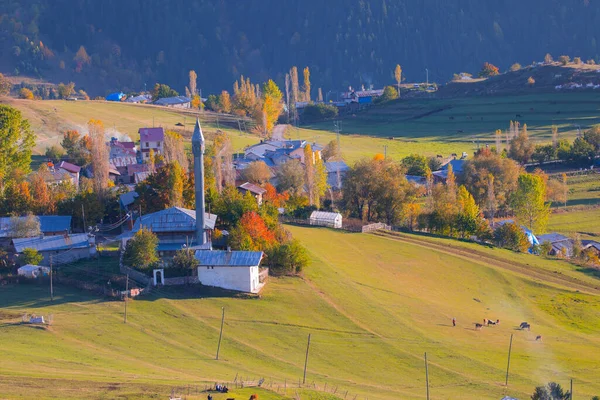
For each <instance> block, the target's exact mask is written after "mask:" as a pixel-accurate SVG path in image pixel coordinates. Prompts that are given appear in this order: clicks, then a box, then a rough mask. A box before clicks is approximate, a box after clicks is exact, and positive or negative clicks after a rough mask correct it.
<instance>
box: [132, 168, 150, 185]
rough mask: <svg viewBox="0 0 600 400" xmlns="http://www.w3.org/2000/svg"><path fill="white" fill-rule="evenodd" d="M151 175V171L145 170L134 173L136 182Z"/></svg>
mask: <svg viewBox="0 0 600 400" xmlns="http://www.w3.org/2000/svg"><path fill="white" fill-rule="evenodd" d="M150 175H151V173H150V171H143V172H134V173H133V181H134V182H135V183H140V182H143V181H145V180H146V179H148V177H149V176H150Z"/></svg>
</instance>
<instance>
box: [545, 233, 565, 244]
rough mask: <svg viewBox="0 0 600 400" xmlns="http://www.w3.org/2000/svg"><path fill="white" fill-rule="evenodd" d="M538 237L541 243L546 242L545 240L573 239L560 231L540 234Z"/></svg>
mask: <svg viewBox="0 0 600 400" xmlns="http://www.w3.org/2000/svg"><path fill="white" fill-rule="evenodd" d="M537 238H538V240H539V242H540V243H544V242H550V243H557V242H563V241H570V240H571V239H570V238H568V237H567V236H565V235H561V234H560V233H547V234H545V235H539V236H538V237H537Z"/></svg>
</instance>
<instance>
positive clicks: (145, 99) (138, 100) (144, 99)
mask: <svg viewBox="0 0 600 400" xmlns="http://www.w3.org/2000/svg"><path fill="white" fill-rule="evenodd" d="M125 102H126V103H134V104H145V103H150V102H152V96H151V95H149V94H140V95H138V96H133V97H128V98H127V99H126V100H125Z"/></svg>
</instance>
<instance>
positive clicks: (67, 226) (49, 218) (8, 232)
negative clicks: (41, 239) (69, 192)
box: [0, 215, 71, 247]
mask: <svg viewBox="0 0 600 400" xmlns="http://www.w3.org/2000/svg"><path fill="white" fill-rule="evenodd" d="M26 218H27V217H16V219H15V217H0V247H5V246H8V245H10V242H11V240H12V239H16V238H17V236H15V231H14V226H13V222H14V221H15V220H17V221H23V220H25V219H26ZM35 218H37V220H38V221H39V222H40V231H41V233H42V235H44V236H55V235H64V234H65V233H71V216H70V215H40V216H36V217H35Z"/></svg>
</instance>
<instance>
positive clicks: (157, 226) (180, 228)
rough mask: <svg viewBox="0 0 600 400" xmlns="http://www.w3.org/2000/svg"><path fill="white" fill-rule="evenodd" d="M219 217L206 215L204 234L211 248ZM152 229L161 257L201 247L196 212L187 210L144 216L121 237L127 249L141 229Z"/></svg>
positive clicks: (173, 209)
mask: <svg viewBox="0 0 600 400" xmlns="http://www.w3.org/2000/svg"><path fill="white" fill-rule="evenodd" d="M216 222H217V216H216V215H215V214H209V213H205V214H204V233H205V237H206V238H207V240H208V245H207V246H208V247H210V239H211V236H212V231H213V230H214V229H215V224H216ZM142 227H143V228H145V229H150V230H151V231H152V232H154V234H156V236H157V237H158V248H157V251H158V254H159V255H160V256H161V257H171V256H173V255H174V254H175V252H176V251H177V250H181V249H184V248H195V247H197V246H199V245H200V243H199V242H198V241H197V232H196V211H195V210H188V209H187V208H180V207H171V208H167V209H165V210H161V211H158V212H155V213H151V214H146V215H142V217H141V218H138V219H137V220H136V221H135V224H134V225H133V229H132V230H131V231H130V232H126V233H124V234H123V235H121V236H119V238H120V239H121V241H122V246H123V248H125V246H126V245H127V241H129V239H131V238H132V237H133V236H134V235H135V233H136V232H137V231H139V230H140V229H142Z"/></svg>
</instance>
